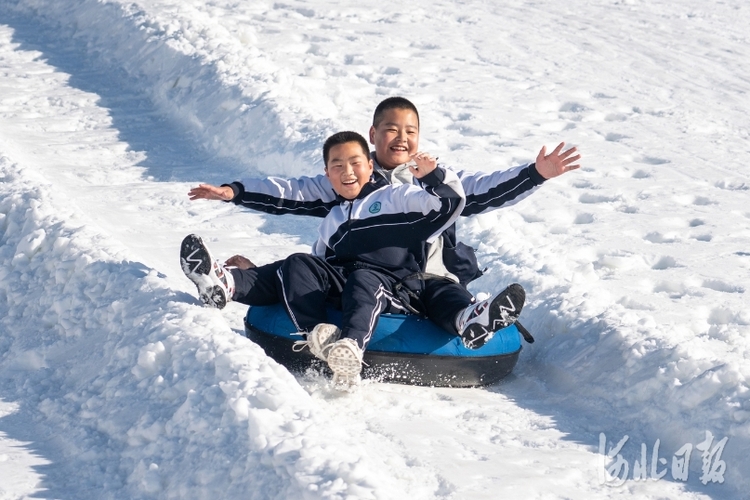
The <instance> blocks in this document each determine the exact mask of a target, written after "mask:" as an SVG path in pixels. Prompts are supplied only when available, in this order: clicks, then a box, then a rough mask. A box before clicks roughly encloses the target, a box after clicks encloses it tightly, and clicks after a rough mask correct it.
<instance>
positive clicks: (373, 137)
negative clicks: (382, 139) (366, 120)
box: [370, 125, 375, 144]
mask: <svg viewBox="0 0 750 500" xmlns="http://www.w3.org/2000/svg"><path fill="white" fill-rule="evenodd" d="M370 144H375V126H374V125H370Z"/></svg>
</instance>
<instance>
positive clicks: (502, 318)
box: [456, 283, 526, 349]
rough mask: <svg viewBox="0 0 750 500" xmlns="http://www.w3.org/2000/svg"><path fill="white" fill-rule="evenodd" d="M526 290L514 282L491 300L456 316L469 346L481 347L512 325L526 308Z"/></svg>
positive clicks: (461, 334) (458, 328)
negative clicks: (501, 330) (524, 307)
mask: <svg viewBox="0 0 750 500" xmlns="http://www.w3.org/2000/svg"><path fill="white" fill-rule="evenodd" d="M524 300H526V293H525V292H524V291H523V287H522V286H521V285H519V284H518V283H513V284H512V285H510V286H509V287H508V288H506V289H505V290H503V291H502V292H500V293H497V294H495V295H493V296H492V297H490V298H489V299H487V300H483V301H481V302H478V303H476V304H472V305H470V306H469V307H467V308H466V309H464V310H463V311H462V312H460V313H459V314H458V316H457V317H456V329H457V330H458V332H459V335H460V336H461V339H462V340H463V342H464V345H465V346H466V347H467V348H469V349H479V348H480V347H482V346H483V345H484V344H486V343H487V341H488V340H490V339H491V338H492V336H493V335H494V334H495V332H496V331H498V330H500V329H503V328H505V327H506V326H509V325H512V324H513V323H515V322H516V320H517V319H518V316H519V315H520V314H521V309H522V308H523V303H524Z"/></svg>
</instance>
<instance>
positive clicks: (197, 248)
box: [180, 234, 227, 309]
mask: <svg viewBox="0 0 750 500" xmlns="http://www.w3.org/2000/svg"><path fill="white" fill-rule="evenodd" d="M212 265H213V259H212V257H211V253H210V252H209V251H208V248H206V245H204V244H203V240H202V239H201V238H200V236H196V235H194V234H190V235H188V236H186V237H185V239H184V240H182V245H181V247H180V266H181V267H182V272H184V273H185V276H187V277H188V279H189V280H190V281H192V282H193V283H195V286H196V287H197V288H198V296H199V297H200V300H201V302H203V303H204V304H206V305H207V306H211V307H215V308H217V309H223V308H224V306H226V305H227V296H226V292H224V288H223V287H221V286H220V285H217V284H215V283H214V280H215V279H218V278H216V277H215V276H214V275H213V273H212V272H211V266H212Z"/></svg>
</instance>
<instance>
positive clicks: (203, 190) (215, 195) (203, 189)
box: [188, 184, 234, 201]
mask: <svg viewBox="0 0 750 500" xmlns="http://www.w3.org/2000/svg"><path fill="white" fill-rule="evenodd" d="M188 196H189V197H190V200H222V201H229V200H231V199H232V198H234V191H232V188H230V187H229V186H221V187H219V186H212V185H211V184H201V185H199V186H198V187H196V188H193V189H191V190H190V191H189V192H188Z"/></svg>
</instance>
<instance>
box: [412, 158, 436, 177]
mask: <svg viewBox="0 0 750 500" xmlns="http://www.w3.org/2000/svg"><path fill="white" fill-rule="evenodd" d="M411 159H412V162H413V163H411V162H410V163H409V171H410V172H411V175H413V176H414V177H416V178H417V179H421V178H422V177H424V176H425V175H427V174H429V173H430V172H432V171H433V170H435V169H436V168H437V161H438V159H437V158H433V157H432V156H430V155H429V154H428V153H416V154H415V155H414V156H412V157H411Z"/></svg>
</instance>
